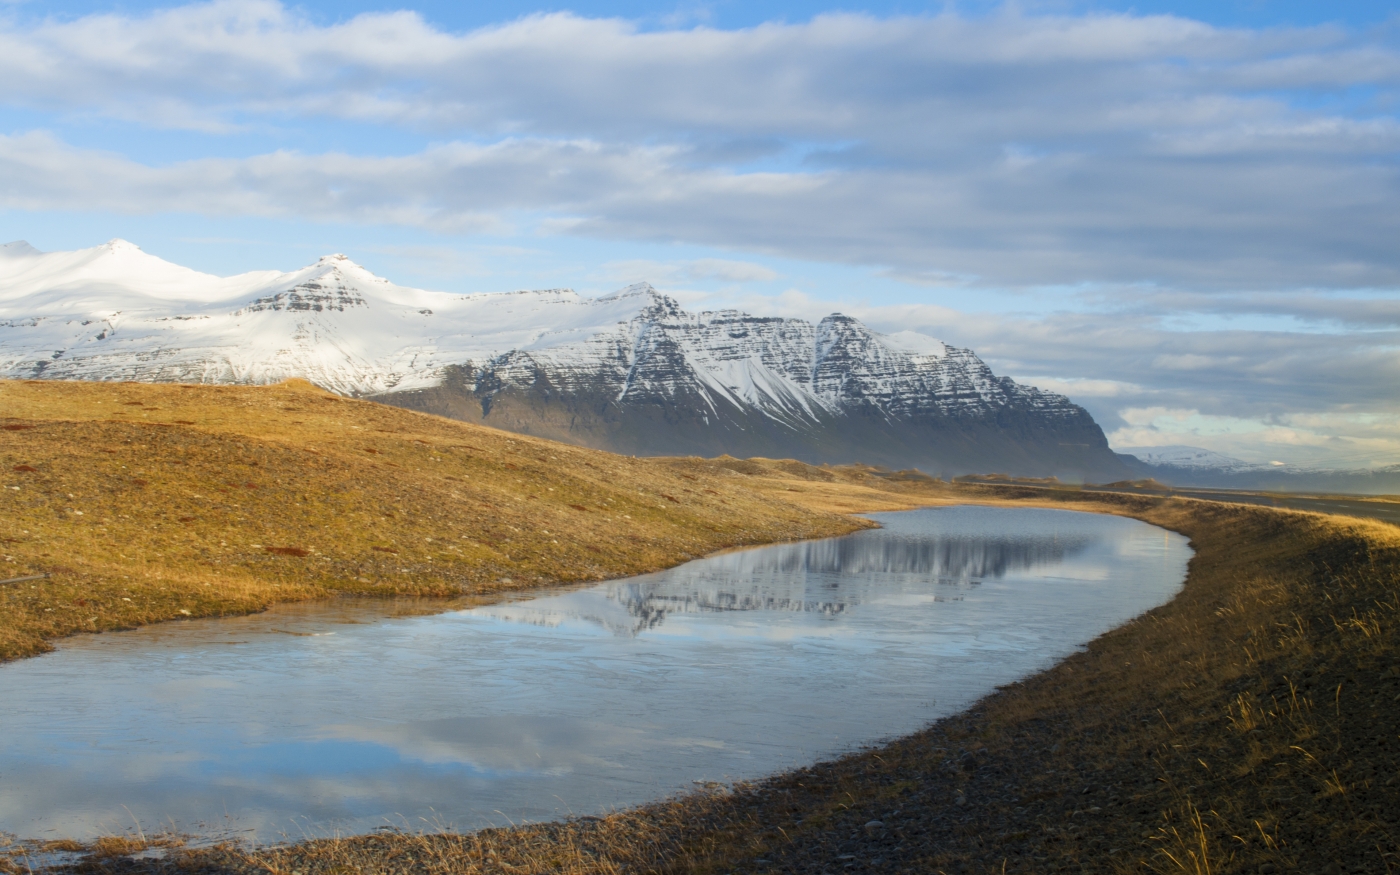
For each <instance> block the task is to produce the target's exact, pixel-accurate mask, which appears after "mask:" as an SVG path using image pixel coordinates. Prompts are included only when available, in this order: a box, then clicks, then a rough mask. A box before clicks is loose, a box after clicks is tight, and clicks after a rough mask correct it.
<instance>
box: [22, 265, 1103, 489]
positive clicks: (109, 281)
mask: <svg viewBox="0 0 1400 875" xmlns="http://www.w3.org/2000/svg"><path fill="white" fill-rule="evenodd" d="M0 376H4V377H11V378H20V377H22V378H36V377H37V378H46V379H85V380H142V381H171V382H195V383H234V382H236V383H269V382H277V381H280V380H284V379H287V378H290V377H302V378H305V379H308V380H310V381H312V382H314V383H316V384H318V385H320V386H323V387H325V388H327V389H330V390H332V391H335V392H339V393H342V394H346V395H356V396H370V397H375V398H377V399H379V400H383V401H387V402H389V403H395V404H400V405H403V406H409V407H414V408H417V409H422V410H427V411H430V412H435V413H441V414H444V415H449V416H454V417H456V418H460V419H466V420H470V421H477V422H484V423H486V424H489V425H494V426H498V427H502V428H507V429H512V430H516V431H523V432H528V433H534V434H539V435H542V436H546V437H552V438H558V439H562V440H568V441H572V442H575V443H583V444H588V445H592V446H598V447H602V448H606V449H613V450H617V451H622V452H632V453H645V454H657V453H661V454H680V453H702V454H707V455H714V454H719V453H724V452H729V453H731V454H735V455H760V454H761V455H779V456H793V457H797V458H801V459H804V460H807V461H818V462H825V461H832V462H848V461H854V460H862V461H867V462H872V463H877V464H891V465H896V466H901V467H903V466H914V465H917V466H919V467H923V468H925V469H926V470H933V471H935V472H939V471H948V472H950V473H951V472H959V471H965V470H982V471H987V470H1006V471H1012V472H1016V473H1070V474H1074V473H1078V474H1095V473H1098V472H1117V471H1118V470H1120V469H1121V463H1119V461H1118V460H1117V458H1116V457H1115V456H1113V454H1112V453H1111V451H1110V450H1109V449H1108V445H1107V442H1106V440H1105V439H1104V436H1103V433H1102V431H1101V430H1100V429H1099V427H1098V426H1097V425H1096V424H1095V423H1094V422H1093V420H1092V418H1091V417H1090V416H1089V415H1088V413H1087V412H1085V411H1084V410H1083V409H1082V408H1080V407H1078V406H1077V405H1075V404H1073V403H1072V402H1070V400H1069V399H1068V398H1065V397H1064V396H1062V395H1056V394H1053V393H1048V392H1042V391H1040V390H1038V389H1035V388H1032V387H1028V386H1022V385H1019V384H1017V383H1015V382H1013V381H1012V380H1010V379H1008V378H1005V377H998V376H996V375H994V374H993V373H992V371H991V370H990V369H989V368H988V367H987V366H986V365H985V364H984V363H983V362H982V361H981V360H980V359H978V358H977V356H976V355H975V354H973V352H972V351H971V350H967V349H959V348H956V347H952V346H948V345H946V344H944V343H942V342H940V341H938V340H935V339H934V338H931V337H927V336H925V335H922V334H917V333H914V332H900V333H898V334H893V335H881V334H878V333H876V332H874V331H871V330H870V329H869V328H867V327H866V326H864V325H862V324H861V323H860V322H859V321H857V320H855V319H852V318H850V317H847V316H842V315H840V314H833V315H831V316H828V317H826V318H825V319H822V320H821V321H820V322H818V323H815V324H813V323H811V322H806V321H804V320H800V319H782V318H767V317H756V316H750V315H748V314H745V313H741V312H738V311H733V310H725V311H716V312H702V313H689V312H686V311H685V310H682V309H681V308H680V306H679V305H678V304H677V303H676V302H675V301H674V300H672V299H671V298H669V297H667V296H666V295H663V294H661V293H660V292H658V291H657V290H655V289H653V288H652V287H651V286H649V285H647V284H645V283H642V284H638V285H634V286H629V287H627V288H625V289H622V290H620V291H618V292H615V293H613V294H611V295H606V296H603V297H600V298H587V297H583V296H580V295H578V294H576V293H574V292H573V291H570V290H567V289H550V290H545V291H530V292H514V293H509V294H476V295H453V294H446V293H441V292H430V291H424V290H421V289H412V288H405V287H402V286H397V285H394V284H393V283H390V282H389V281H387V280H385V279H383V278H380V277H377V276H375V275H373V274H372V273H370V272H369V271H367V270H365V269H364V268H362V267H360V266H359V265H357V264H355V263H354V262H352V261H350V260H349V259H348V258H346V257H345V256H343V255H330V256H326V257H324V258H322V259H320V260H319V261H318V262H316V263H315V264H313V265H310V266H308V267H305V268H302V269H301V270H297V271H292V272H290V273H281V272H277V271H259V272H254V273H246V274H239V275H237V276H233V277H216V276H211V275H208V274H203V273H199V272H197V271H193V270H190V269H188V268H184V267H180V266H178V265H174V264H171V263H169V262H166V261H163V260H161V259H159V258H156V257H155V256H152V255H148V254H147V253H144V252H142V251H141V250H140V248H139V247H137V246H135V245H133V244H131V243H127V242H125V241H121V240H114V241H112V242H110V243H107V244H104V245H102V246H98V247H94V248H92V249H85V250H79V251H76V252H54V253H41V252H39V251H37V250H35V249H34V248H32V247H30V246H29V245H28V244H26V243H23V242H19V243H11V244H7V245H5V246H4V247H0Z"/></svg>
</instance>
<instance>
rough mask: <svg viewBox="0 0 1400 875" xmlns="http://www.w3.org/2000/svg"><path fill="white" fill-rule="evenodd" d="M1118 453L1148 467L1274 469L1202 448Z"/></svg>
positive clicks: (1149, 449) (1157, 448) (1137, 449)
mask: <svg viewBox="0 0 1400 875" xmlns="http://www.w3.org/2000/svg"><path fill="white" fill-rule="evenodd" d="M1119 452H1121V453H1128V454H1129V455H1133V456H1136V457H1137V458H1138V459H1140V460H1141V461H1143V462H1145V463H1147V464H1148V465H1157V466H1164V465H1165V466H1171V467H1173V468H1201V469H1206V468H1208V469H1211V470H1214V471H1255V470H1263V469H1267V468H1270V467H1274V466H1270V465H1261V464H1258V463H1256V462H1246V461H1244V460H1243V459H1236V458H1235V457H1234V456H1227V455H1225V454H1224V453H1217V452H1215V451H1214V450H1207V449H1205V448H1204V447H1187V446H1175V445H1173V446H1167V447H1124V448H1122V449H1121V450H1119Z"/></svg>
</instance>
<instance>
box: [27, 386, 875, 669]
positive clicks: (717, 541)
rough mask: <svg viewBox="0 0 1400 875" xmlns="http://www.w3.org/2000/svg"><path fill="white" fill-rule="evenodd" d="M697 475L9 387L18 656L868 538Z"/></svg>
mask: <svg viewBox="0 0 1400 875" xmlns="http://www.w3.org/2000/svg"><path fill="white" fill-rule="evenodd" d="M744 480H745V478H743V477H741V476H739V475H737V474H734V473H733V472H729V471H723V470H718V471H713V472H712V471H703V470H702V471H694V472H691V471H686V470H680V469H677V468H675V467H673V466H669V465H666V464H660V463H656V462H653V461H649V460H637V459H628V458H624V457H621V456H616V455H612V454H609V453H603V452H598V451H593V450H585V449H580V448H577V447H571V446H567V445H563V444H558V443H554V442H551V441H545V440H538V439H534V438H529V437H522V436H520V435H516V434H508V433H505V432H500V431H496V430H494V429H490V428H483V427H480V426H472V425H466V424H463V423H459V422H453V421H450V420H446V419H440V418H438V417H433V416H427V415H424V414H418V413H412V412H409V411H405V410H401V409H398V408H394V407H386V406H384V405H380V404H373V403H369V402H362V401H354V400H349V399H345V398H341V397H338V396H336V395H333V394H330V393H328V392H323V391H321V390H319V389H316V388H315V387H313V386H311V385H310V384H308V383H303V382H289V383H284V384H282V385H278V386H266V387H232V386H187V385H148V384H137V383H63V382H53V381H46V382H39V381H0V487H3V488H0V579H10V578H16V577H25V576H30V575H35V574H43V573H47V574H49V575H50V577H49V578H48V579H42V580H35V581H25V582H20V583H11V584H5V585H0V659H7V658H15V657H19V656H25V655H29V654H33V653H38V652H41V651H43V650H44V649H46V647H47V646H48V645H47V644H46V643H45V642H46V641H47V640H48V639H51V638H54V637H58V636H62V635H67V634H72V633H74V632H84V631H87V632H95V631H102V630H110V629H118V628H126V627H131V626H135V625H140V624H144V623H151V622H157V621H162V620H171V619H180V618H182V617H201V616H219V615H225V614H235V613H247V612H249V611H256V610H260V609H262V608H264V607H265V606H267V605H269V604H272V603H274V602H279V601H290V600H299V599H309V598H318V597H324V596H328V595H335V594H342V593H354V594H360V595H366V594H367V595H429V596H449V595H451V596H467V597H471V596H489V595H490V594H491V593H495V592H499V591H501V590H503V589H508V588H518V587H522V586H531V585H536V584H541V583H549V582H568V581H583V580H596V579H602V578H607V577H618V576H624V575H630V574H636V573H640V572H643V571H650V570H655V569H657V568H662V567H666V566H670V565H674V564H676V563H678V562H682V561H685V560H686V559H689V558H692V557H695V556H700V555H703V554H705V553H709V552H712V551H714V550H717V549H720V548H724V547H730V546H734V545H739V544H757V543H767V542H771V541H779V540H791V539H798V538H813V537H824V536H828V535H834V534H841V533H845V532H848V531H851V530H853V529H854V528H857V527H859V526H860V525H861V523H859V522H858V521H854V520H851V519H848V518H844V517H841V516H837V515H834V514H831V513H827V512H822V511H816V510H809V509H803V508H799V507H797V506H794V505H793V504H791V503H789V502H786V501H783V500H781V499H778V498H774V497H770V496H767V495H765V494H764V493H762V492H758V491H755V490H753V489H751V488H749V487H748V486H747V485H742V484H741V483H740V481H744Z"/></svg>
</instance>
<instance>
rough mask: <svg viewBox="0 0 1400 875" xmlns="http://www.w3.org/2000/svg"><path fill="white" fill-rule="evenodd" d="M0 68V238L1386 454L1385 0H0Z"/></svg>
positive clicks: (1389, 352)
mask: <svg viewBox="0 0 1400 875" xmlns="http://www.w3.org/2000/svg"><path fill="white" fill-rule="evenodd" d="M0 80H3V81H5V82H6V83H7V88H6V89H5V90H4V93H3V94H2V95H0V237H3V238H4V239H5V240H12V239H27V240H29V241H30V242H31V243H32V244H34V245H36V246H38V247H39V248H41V249H45V250H57V249H74V248H82V247H86V246H92V245H96V244H98V243H101V242H103V241H105V240H107V239H110V238H113V237H123V238H126V239H129V240H132V241H133V242H136V243H138V244H139V245H141V246H142V247H143V248H145V249H146V250H147V251H150V252H152V253H155V254H157V255H160V256H162V257H164V258H167V259H170V260H172V261H176V262H179V263H182V264H187V265H189V266H191V267H195V268H198V269H201V270H206V271H209V272H212V273H220V274H229V273H235V272H240V271H244V270H252V269H264V268H269V267H275V268H281V269H290V268H294V267H297V266H300V265H302V264H305V263H308V262H310V261H312V260H314V259H315V258H316V257H318V256H320V255H322V254H326V253H328V252H332V251H342V252H345V253H347V254H349V255H351V256H352V257H353V258H355V259H356V260H357V261H360V262H361V263H363V264H365V265H366V266H368V267H370V268H371V269H373V270H375V271H376V272H378V273H380V274H382V275H384V276H387V277H389V278H390V279H392V280H394V281H396V282H399V283H401V284H406V285H417V286H422V287H426V288H433V289H442V290H448V291H502V290H510V289H514V288H540V287H555V286H569V287H573V288H576V289H579V290H580V291H582V292H585V293H599V292H603V291H607V290H611V289H613V288H616V287H618V286H620V285H623V284H625V283H628V282H632V281H636V280H643V279H645V280H649V281H651V282H652V283H653V284H655V285H657V286H658V287H660V288H662V289H664V290H666V291H669V292H671V293H673V294H675V295H676V296H677V297H678V298H680V299H681V300H683V301H684V302H685V303H686V305H687V306H690V307H692V308H713V307H720V306H738V307H743V308H745V309H749V310H751V311H756V312H764V313H774V314H786V315H794V316H804V317H809V318H811V317H818V316H821V315H824V314H825V313H827V312H831V311H833V310H841V311H844V312H848V313H851V314H853V315H856V316H859V317H861V318H863V319H865V320H867V321H868V322H869V323H870V324H872V325H873V326H875V327H876V328H879V329H882V330H897V329H901V328H907V327H915V328H918V329H919V330H924V331H926V332H928V333H930V334H933V335H935V336H938V337H940V338H942V339H944V340H946V341H948V342H950V343H953V344H956V345H963V346H970V347H972V348H974V349H976V350H977V351H978V352H979V353H980V354H982V355H983V356H984V357H985V358H987V359H988V361H989V362H991V363H992V364H993V366H994V367H995V368H997V370H998V371H999V372H1003V373H1009V374H1011V375H1013V376H1015V377H1017V378H1018V379H1024V380H1027V381H1029V382H1032V383H1035V384H1037V385H1041V386H1044V387H1047V388H1054V389H1057V390H1059V391H1064V392H1066V393H1067V394H1069V395H1070V396H1071V397H1073V398H1074V399H1075V400H1076V401H1078V402H1079V403H1081V404H1084V405H1085V406H1086V407H1088V408H1089V409H1090V410H1091V412H1093V413H1094V415H1095V417H1096V418H1097V419H1098V420H1099V421H1100V423H1101V424H1102V425H1103V426H1104V428H1105V430H1106V431H1108V432H1109V433H1110V438H1111V440H1112V441H1113V442H1114V444H1115V445H1117V446H1131V445H1148V444H1155V445H1162V444H1191V445H1196V446H1205V447H1209V448H1211V449H1216V450H1220V451H1222V452H1227V453H1230V454H1232V455H1237V456H1240V457H1243V458H1246V459H1250V460H1254V461H1267V460H1272V459H1282V460H1285V461H1289V462H1298V463H1314V462H1320V463H1329V464H1336V465H1343V466H1346V465H1356V464H1393V463H1400V438H1397V437H1396V435H1400V392H1397V391H1396V390H1395V388H1394V387H1395V386H1397V385H1400V351H1398V350H1400V295H1398V294H1397V290H1398V289H1400V252H1397V247H1396V246H1395V240H1397V239H1400V210H1396V209H1395V204H1396V203H1398V202H1400V161H1397V159H1400V119H1398V118H1397V96H1398V95H1400V90H1398V89H1397V86H1400V17H1397V16H1396V14H1395V13H1394V12H1392V11H1391V9H1389V8H1387V6H1386V5H1385V4H1381V3H1349V4H1317V3H1301V2H1270V0H1225V2H1217V3H1171V2H1145V3H1131V4H1127V3H1104V2H1072V0H1065V2H1022V3H1016V4H1005V3H991V2H964V3H936V4H935V3H877V4H860V5H849V6H819V5H812V4H796V3H784V2H766V3H765V2H757V3H754V2H750V3H738V2H728V0H720V2H710V3H675V4H652V3H643V2H632V0H622V2H611V3H592V4H575V5H567V6H538V7H529V6H520V5H516V4H504V3H475V4H460V3H445V2H442V3H420V4H416V5H411V6H407V7H396V6H385V5H382V4H377V3H372V2H351V3H335V4H330V3H320V4H318V3H306V4H297V5H290V4H279V3H276V2H271V0H219V2H214V3H196V4H188V5H183V4H168V3H167V4H155V5H153V4H139V3H97V2H73V3H44V4H39V3H27V2H10V3H0ZM0 242H3V241H0Z"/></svg>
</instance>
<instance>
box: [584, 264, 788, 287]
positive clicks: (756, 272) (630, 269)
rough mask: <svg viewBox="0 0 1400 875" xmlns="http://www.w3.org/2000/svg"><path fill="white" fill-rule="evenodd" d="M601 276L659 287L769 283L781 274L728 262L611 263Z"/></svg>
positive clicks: (606, 266) (605, 266) (757, 266)
mask: <svg viewBox="0 0 1400 875" xmlns="http://www.w3.org/2000/svg"><path fill="white" fill-rule="evenodd" d="M600 273H601V276H602V277H604V278H606V279H609V280H616V281H620V282H629V283H630V282H642V281H645V282H650V283H653V284H656V285H663V284H668V283H676V282H686V281H696V280H719V281H720V282H727V283H746V282H769V281H772V280H775V279H777V278H778V276H779V274H778V272H777V271H775V270H773V269H772V268H770V267H765V266H764V265H761V264H756V263H754V262H751V261H732V260H729V259H724V258H696V259H689V260H685V261H648V260H645V259H629V260H627V261H610V262H607V263H606V264H604V265H603V266H602V270H601V272H600Z"/></svg>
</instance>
